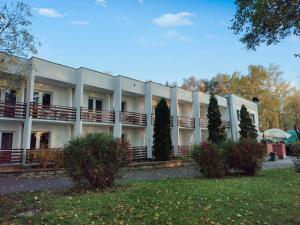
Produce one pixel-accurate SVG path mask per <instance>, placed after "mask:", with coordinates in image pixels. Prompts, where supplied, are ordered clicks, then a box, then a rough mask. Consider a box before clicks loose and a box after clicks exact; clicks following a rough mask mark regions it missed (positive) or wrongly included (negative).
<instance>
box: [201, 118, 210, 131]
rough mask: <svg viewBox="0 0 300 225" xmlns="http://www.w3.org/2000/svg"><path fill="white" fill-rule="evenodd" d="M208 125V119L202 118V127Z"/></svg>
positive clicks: (204, 127)
mask: <svg viewBox="0 0 300 225" xmlns="http://www.w3.org/2000/svg"><path fill="white" fill-rule="evenodd" d="M207 125H208V121H207V120H206V119H202V118H201V119H200V127H201V128H202V129H206V128H207Z"/></svg>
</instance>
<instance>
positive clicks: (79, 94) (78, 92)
mask: <svg viewBox="0 0 300 225" xmlns="http://www.w3.org/2000/svg"><path fill="white" fill-rule="evenodd" d="M82 102H83V77H82V71H81V69H79V70H78V71H77V83H76V87H75V108H76V122H75V128H74V136H75V137H79V136H80V135H81V134H82V121H81V118H80V111H81V107H82Z"/></svg>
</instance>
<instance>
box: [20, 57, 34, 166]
mask: <svg viewBox="0 0 300 225" xmlns="http://www.w3.org/2000/svg"><path fill="white" fill-rule="evenodd" d="M31 63H32V62H31ZM34 80H35V76H34V74H33V70H32V64H31V66H30V70H29V73H28V76H27V91H26V118H25V121H24V130H23V149H24V151H23V164H24V165H25V164H26V150H27V149H29V148H30V139H31V132H32V116H31V115H30V102H33V93H34Z"/></svg>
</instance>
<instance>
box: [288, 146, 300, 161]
mask: <svg viewBox="0 0 300 225" xmlns="http://www.w3.org/2000/svg"><path fill="white" fill-rule="evenodd" d="M290 148H291V155H292V156H295V157H296V158H300V142H298V143H295V144H292V145H290Z"/></svg>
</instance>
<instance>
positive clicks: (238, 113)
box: [236, 110, 241, 121]
mask: <svg viewBox="0 0 300 225" xmlns="http://www.w3.org/2000/svg"><path fill="white" fill-rule="evenodd" d="M236 114H237V118H238V121H240V120H241V115H240V110H236Z"/></svg>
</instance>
